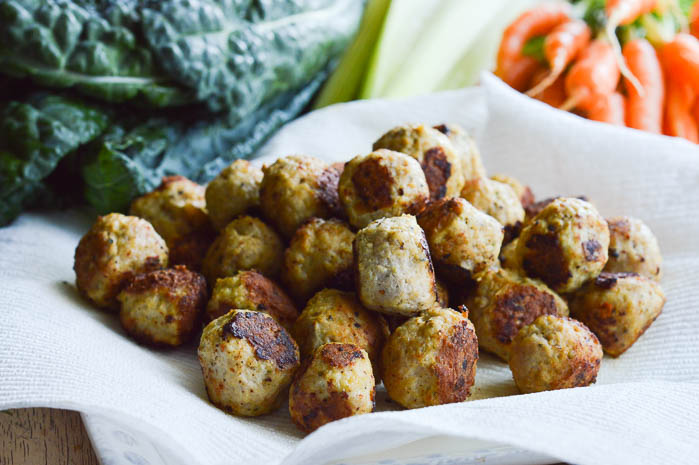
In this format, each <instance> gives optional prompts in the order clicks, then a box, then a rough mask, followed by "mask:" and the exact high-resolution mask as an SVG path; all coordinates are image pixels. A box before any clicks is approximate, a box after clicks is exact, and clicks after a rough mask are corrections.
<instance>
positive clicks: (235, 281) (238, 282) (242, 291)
mask: <svg viewBox="0 0 699 465" xmlns="http://www.w3.org/2000/svg"><path fill="white" fill-rule="evenodd" d="M233 309H242V310H257V311H259V312H265V313H268V314H269V315H271V316H272V317H273V318H274V319H275V320H277V322H279V324H281V325H282V326H283V327H284V328H286V329H287V330H290V329H291V327H292V326H293V325H294V321H296V318H297V317H298V315H299V312H298V310H297V309H296V306H295V305H294V303H293V302H292V300H291V299H290V298H289V296H287V295H286V293H285V292H284V290H283V289H282V288H281V287H279V286H278V285H277V284H276V283H275V282H274V281H272V280H271V279H269V278H267V277H265V276H263V275H262V274H260V273H258V272H257V271H254V270H246V271H239V272H237V273H236V274H235V275H234V276H229V277H226V278H219V279H217V280H216V284H215V285H214V289H213V291H212V293H211V299H210V300H209V303H208V305H207V306H206V316H207V318H208V320H215V319H216V318H218V317H220V316H222V315H225V314H226V313H228V312H229V311H231V310H233Z"/></svg>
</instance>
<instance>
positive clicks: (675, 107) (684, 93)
mask: <svg viewBox="0 0 699 465" xmlns="http://www.w3.org/2000/svg"><path fill="white" fill-rule="evenodd" d="M665 92H666V98H665V123H664V126H665V127H664V131H663V133H664V134H666V135H668V136H675V137H684V138H685V139H687V140H689V141H691V142H694V143H695V144H697V143H699V129H698V128H697V122H696V120H695V119H694V117H693V116H692V114H691V111H692V107H693V105H694V102H695V100H696V93H695V92H694V89H692V87H691V85H690V84H689V83H686V82H684V83H683V82H679V81H677V80H675V79H673V78H669V79H668V80H667V88H666V90H665Z"/></svg>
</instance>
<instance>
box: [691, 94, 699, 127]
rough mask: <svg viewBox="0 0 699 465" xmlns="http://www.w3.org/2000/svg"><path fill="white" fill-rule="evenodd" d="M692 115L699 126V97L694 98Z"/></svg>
mask: <svg viewBox="0 0 699 465" xmlns="http://www.w3.org/2000/svg"><path fill="white" fill-rule="evenodd" d="M692 116H694V123H695V124H696V125H697V126H698V127H699V98H695V99H694V107H692Z"/></svg>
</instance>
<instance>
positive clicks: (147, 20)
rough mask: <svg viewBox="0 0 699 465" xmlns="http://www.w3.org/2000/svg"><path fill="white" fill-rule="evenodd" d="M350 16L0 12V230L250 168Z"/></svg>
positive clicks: (73, 2)
mask: <svg viewBox="0 0 699 465" xmlns="http://www.w3.org/2000/svg"><path fill="white" fill-rule="evenodd" d="M363 6H364V2H363V1H362V0H276V1H273V2H260V1H253V0H47V1H39V0H0V73H4V74H6V75H9V76H10V78H8V77H5V76H3V75H2V74H0V84H6V85H5V86H3V89H2V90H0V139H1V140H0V225H3V224H7V223H8V222H10V221H11V220H12V219H13V218H14V217H16V216H17V214H19V213H20V212H21V211H22V209H23V208H27V207H32V206H42V205H43V206H46V205H51V206H55V205H56V204H57V203H65V202H66V201H68V200H73V199H75V200H87V202H88V203H89V204H90V205H92V206H93V207H95V208H96V209H97V210H98V212H100V213H104V212H109V211H117V210H123V209H125V208H126V207H127V206H128V203H129V202H130V200H131V199H132V198H133V197H135V196H137V195H141V194H143V193H145V192H147V191H148V190H150V189H152V188H154V187H155V186H157V185H158V184H159V182H160V178H161V177H162V176H166V175H171V174H181V175H184V176H187V177H190V178H191V179H193V180H195V181H197V182H202V183H203V182H206V181H208V180H210V179H211V178H213V177H214V176H215V175H216V174H217V173H218V171H219V170H220V169H222V168H223V167H224V166H226V165H227V164H229V163H230V162H231V161H232V160H234V159H236V158H241V157H248V156H250V155H251V154H252V153H253V152H254V151H255V150H256V149H257V148H258V147H259V146H260V145H261V144H262V143H263V142H264V141H265V140H266V139H267V138H268V137H269V136H270V135H271V134H272V133H273V132H274V131H275V130H276V129H277V128H278V127H279V126H281V125H282V124H284V123H285V122H287V121H289V120H290V119H292V118H293V117H294V116H296V115H297V114H298V113H299V112H301V111H302V109H303V108H304V107H305V106H306V105H307V104H308V102H309V101H310V100H311V98H312V97H313V95H314V94H315V93H316V91H317V90H318V89H319V87H320V85H321V83H322V82H323V81H324V80H325V78H326V77H327V76H328V73H329V71H330V70H331V69H333V68H334V66H335V65H336V64H337V62H338V60H339V56H340V54H341V53H342V51H343V50H344V48H345V47H346V45H347V44H348V43H349V41H350V39H351V38H352V36H353V34H354V32H355V30H356V28H357V26H358V23H359V21H360V18H361V15H362V9H363ZM5 81H6V82H5ZM8 86H9V87H10V89H11V90H12V91H8V90H7V89H6V87H8ZM38 86H42V88H41V89H40V88H39V87H38ZM50 88H54V90H53V91H51V90H50ZM27 95H29V97H26V96H27ZM115 104H119V105H115ZM57 199H58V200H60V202H56V200H57Z"/></svg>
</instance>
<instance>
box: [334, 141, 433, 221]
mask: <svg viewBox="0 0 699 465" xmlns="http://www.w3.org/2000/svg"><path fill="white" fill-rule="evenodd" d="M338 192H339V195H340V202H341V203H342V206H343V207H344V209H345V213H346V214H347V217H348V219H349V222H350V224H351V225H352V226H354V227H355V228H363V227H365V226H366V225H368V224H369V223H371V222H372V221H373V220H376V219H378V218H384V217H391V216H399V215H401V214H403V213H417V212H419V211H420V210H421V209H422V208H423V206H424V205H425V203H426V202H427V200H428V199H429V196H430V192H429V188H428V187H427V181H426V180H425V174H424V173H423V172H422V168H420V163H418V162H417V160H415V159H414V158H411V157H409V156H407V155H405V154H402V153H398V152H392V151H390V150H383V149H382V150H376V151H375V152H372V153H370V154H368V155H359V156H356V157H354V158H353V159H352V160H350V161H349V162H348V163H347V164H346V165H345V169H344V170H343V171H342V176H341V177H340V184H339V188H338Z"/></svg>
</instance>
